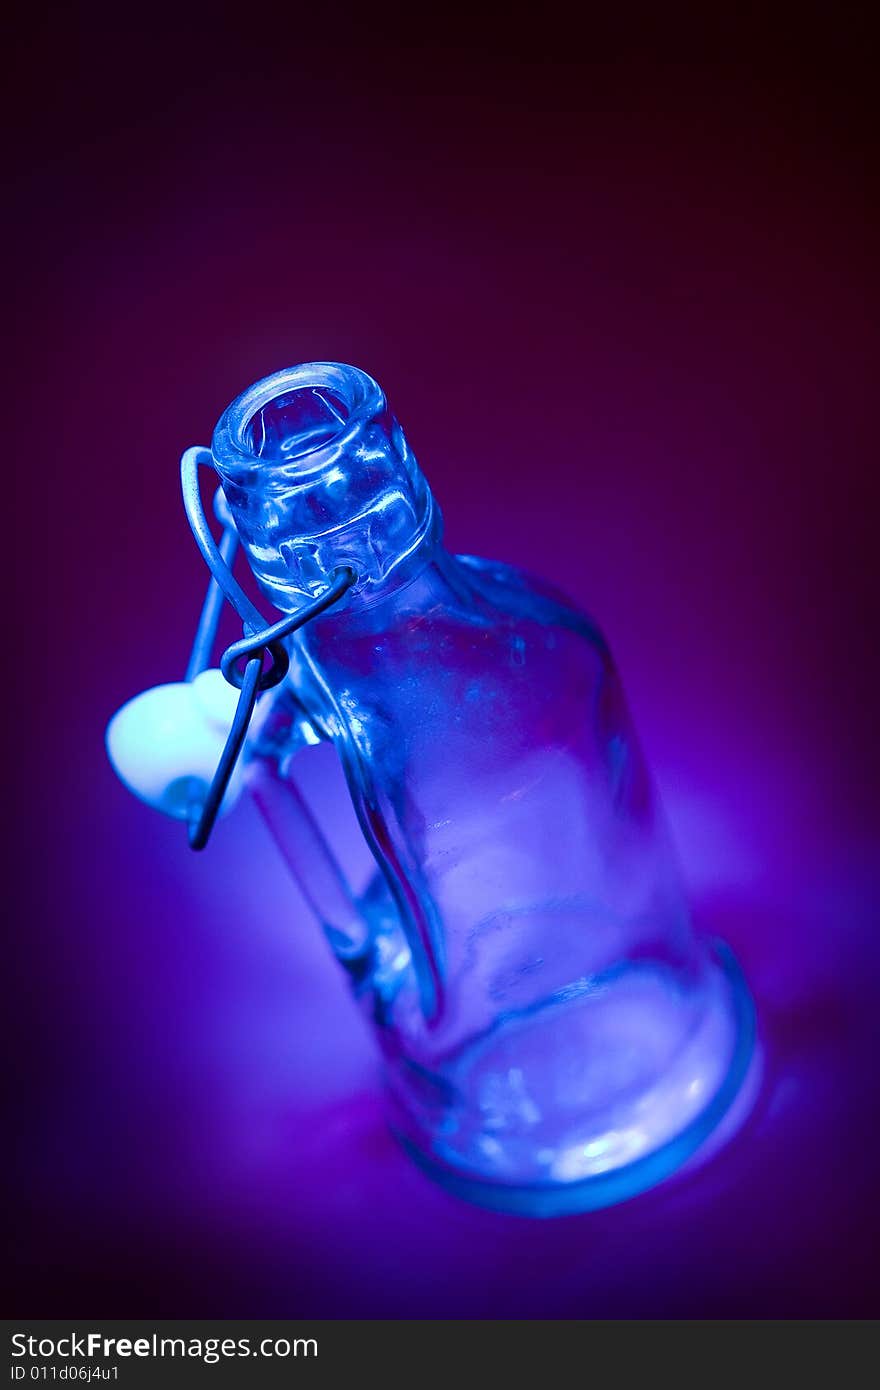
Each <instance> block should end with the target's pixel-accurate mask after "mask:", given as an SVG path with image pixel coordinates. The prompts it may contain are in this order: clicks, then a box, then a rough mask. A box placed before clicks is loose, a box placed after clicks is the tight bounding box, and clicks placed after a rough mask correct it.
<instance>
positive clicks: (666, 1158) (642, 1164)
mask: <svg viewBox="0 0 880 1390" xmlns="http://www.w3.org/2000/svg"><path fill="white" fill-rule="evenodd" d="M711 968H712V971H713V973H714V975H715V977H716V981H715V982H716V984H717V986H718V989H719V997H718V999H717V1000H716V1001H715V1003H714V1004H713V1008H714V1009H715V1011H716V1013H717V1014H720V1015H721V1016H720V1017H718V1018H716V1019H715V1020H714V1022H715V1023H717V1024H718V1025H719V1027H722V1028H723V1029H724V1030H729V1033H730V1037H731V1048H730V1054H729V1061H728V1064H727V1067H726V1070H725V1071H724V1072H723V1074H722V1075H721V1076H720V1078H719V1079H718V1080H717V1084H715V1086H714V1089H713V1090H712V1091H711V1094H710V1095H709V1098H708V1099H707V1100H706V1102H705V1103H704V1104H703V1105H702V1107H701V1108H699V1109H697V1110H696V1113H695V1110H694V1103H693V1096H694V1086H695V1084H697V1083H696V1082H695V1081H694V1080H692V1081H690V1082H689V1083H687V1084H686V1085H685V1086H684V1087H682V1085H681V1077H682V1075H683V1073H682V1071H681V1069H680V1068H679V1069H678V1071H679V1075H678V1076H673V1077H671V1078H670V1086H669V1088H668V1092H667V1093H666V1094H665V1095H663V1096H662V1097H661V1104H662V1105H663V1106H665V1107H666V1109H667V1114H666V1116H665V1123H664V1126H663V1128H664V1130H665V1137H664V1139H663V1141H662V1142H660V1143H656V1144H655V1145H654V1146H653V1147H652V1148H651V1149H650V1151H647V1152H645V1151H643V1152H642V1153H641V1154H640V1156H639V1157H637V1158H633V1157H631V1156H630V1155H631V1153H632V1150H633V1148H634V1147H636V1146H637V1145H638V1144H641V1145H642V1147H643V1150H644V1145H645V1143H646V1137H645V1134H644V1131H643V1130H642V1131H639V1130H636V1131H634V1135H633V1138H634V1139H635V1143H633V1142H629V1143H627V1142H623V1143H621V1142H620V1141H621V1139H624V1140H625V1139H626V1132H625V1131H624V1133H623V1134H622V1133H621V1131H620V1130H619V1129H618V1130H612V1131H610V1132H609V1136H606V1140H607V1138H608V1137H610V1135H613V1138H614V1141H615V1142H614V1143H613V1144H611V1143H607V1142H606V1144H605V1152H604V1154H603V1153H602V1152H601V1144H600V1141H597V1140H596V1139H595V1138H592V1139H590V1140H588V1142H586V1143H583V1142H580V1143H578V1142H574V1143H572V1144H570V1145H568V1146H567V1147H565V1148H564V1149H562V1150H560V1151H556V1152H555V1153H554V1157H553V1163H552V1172H553V1174H554V1175H555V1176H551V1177H550V1178H548V1180H547V1181H541V1182H528V1183H518V1182H516V1181H505V1180H503V1179H494V1178H492V1177H488V1176H486V1175H485V1174H475V1173H473V1172H468V1171H465V1170H464V1169H462V1168H459V1167H456V1166H454V1164H452V1163H450V1162H448V1161H446V1160H445V1158H444V1156H441V1155H439V1154H438V1153H436V1152H426V1151H425V1150H424V1149H421V1148H419V1147H418V1146H417V1145H416V1144H415V1143H414V1142H413V1141H412V1139H411V1138H410V1137H409V1136H407V1135H406V1134H405V1133H404V1132H402V1131H401V1130H400V1129H399V1128H397V1127H396V1126H395V1125H394V1124H393V1123H392V1130H393V1132H394V1133H395V1136H396V1137H397V1139H398V1140H399V1142H400V1143H401V1144H402V1146H403V1147H404V1149H405V1150H406V1152H407V1153H408V1154H409V1155H410V1157H411V1158H412V1159H413V1160H414V1161H415V1162H416V1163H417V1164H418V1166H419V1167H420V1168H421V1169H422V1170H423V1171H424V1172H425V1173H426V1174H427V1175H428V1176H429V1177H431V1178H432V1179H433V1180H434V1181H435V1182H438V1183H439V1184H440V1185H441V1186H442V1187H444V1188H446V1190H447V1191H449V1192H451V1193H453V1194H454V1195H455V1196H457V1197H461V1198H463V1199H464V1200H465V1201H469V1202H473V1203H476V1204H477V1205H479V1206H482V1207H488V1208H491V1209H492V1210H495V1211H503V1212H508V1213H511V1214H514V1215H519V1216H534V1217H553V1216H569V1215H574V1214H576V1213H580V1212H588V1211H597V1210H599V1209H601V1208H603V1207H609V1206H614V1205H616V1204H617V1203H618V1202H624V1201H626V1200H627V1199H628V1198H630V1197H634V1196H637V1195H638V1194H639V1193H641V1192H644V1191H646V1190H647V1189H648V1188H651V1187H655V1186H657V1184H658V1183H661V1182H663V1181H665V1180H666V1179H667V1178H669V1177H671V1176H672V1175H673V1174H674V1173H676V1172H678V1171H679V1170H680V1169H682V1168H684V1167H685V1166H687V1167H688V1168H689V1169H690V1168H692V1167H695V1166H697V1165H698V1164H699V1162H700V1161H701V1159H702V1156H703V1155H704V1154H705V1155H706V1156H708V1155H709V1153H712V1152H714V1151H715V1149H716V1148H718V1147H721V1145H722V1144H723V1143H724V1142H726V1141H727V1139H729V1138H730V1137H731V1136H732V1134H733V1133H734V1132H735V1131H736V1129H737V1128H738V1127H739V1124H741V1123H742V1121H743V1120H744V1118H745V1115H746V1114H747V1113H748V1110H749V1109H751V1104H752V1103H753V1101H754V1099H755V1095H756V1092H757V1086H758V1069H757V1055H756V1049H755V1042H756V1027H755V1010H754V1005H753V1003H752V998H751V995H750V993H749V990H748V986H747V984H746V981H745V978H744V976H743V974H742V972H741V970H740V968H739V965H738V964H737V962H736V959H735V958H734V956H733V954H732V952H731V951H730V950H729V949H728V948H727V947H726V946H724V945H723V944H721V943H719V944H718V945H717V946H716V948H715V951H714V956H713V961H712V967H711ZM700 1084H701V1085H702V1082H700ZM677 1120H681V1124H680V1126H679V1127H676V1121H677ZM647 1142H649V1141H647ZM585 1168H589V1169H591V1170H592V1171H589V1173H588V1174H587V1175H584V1169H585ZM569 1173H570V1174H571V1177H568V1174H569Z"/></svg>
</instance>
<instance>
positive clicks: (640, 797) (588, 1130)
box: [253, 552, 744, 1211]
mask: <svg viewBox="0 0 880 1390" xmlns="http://www.w3.org/2000/svg"><path fill="white" fill-rule="evenodd" d="M288 680H289V686H288V688H287V689H284V690H282V691H281V692H279V693H278V694H277V695H276V696H275V697H274V701H273V706H272V708H271V709H269V710H267V712H266V718H265V722H264V723H263V725H262V729H261V734H260V739H259V747H260V758H261V760H266V761H267V762H268V763H269V764H270V767H269V769H267V773H265V774H264V773H262V772H260V771H259V770H255V772H254V774H253V775H255V776H256V777H257V778H259V777H261V776H263V775H269V776H271V777H273V778H276V779H278V778H280V779H281V780H282V782H283V781H284V779H285V778H288V779H293V778H295V777H296V775H297V760H296V759H295V758H291V757H290V751H291V740H290V737H289V733H287V732H286V731H289V730H290V728H291V727H292V726H293V723H294V722H295V721H293V720H292V708H293V707H296V706H299V707H301V708H305V709H306V710H307V711H308V713H309V718H310V720H311V724H312V727H313V728H317V729H318V730H319V732H320V734H321V736H323V737H326V738H328V739H331V740H333V742H334V743H335V745H336V747H337V749H338V751H339V754H340V758H341V761H342V764H343V766H344V769H345V776H346V780H347V785H348V788H349V792H350V795H351V798H352V801H353V803H354V806H355V808H356V812H357V816H358V820H359V822H360V824H361V827H362V828H363V829H364V831H365V834H366V835H367V838H368V841H369V842H370V844H371V847H372V849H373V853H374V856H375V859H376V872H375V874H374V875H373V876H372V878H371V879H370V880H369V881H368V883H367V885H366V887H365V889H364V890H363V891H362V892H361V893H360V894H359V895H358V897H357V901H356V902H355V908H356V911H357V914H358V918H359V920H354V919H351V920H350V921H349V923H348V924H347V925H346V926H344V927H343V928H342V929H341V930H339V929H337V930H336V932H335V935H334V933H332V932H331V933H330V935H331V941H334V943H335V944H337V946H338V948H339V955H340V959H341V960H342V961H343V963H344V964H345V966H346V968H347V969H348V970H349V972H350V974H351V976H352V980H353V982H354V985H355V989H356V992H357V995H358V997H359V999H360V1001H361V1005H362V1007H363V1008H364V1009H365V1010H366V1012H367V1014H368V1016H369V1018H370V1021H371V1023H372V1025H373V1026H374V1028H375V1031H376V1036H377V1040H378V1043H379V1046H380V1048H381V1051H382V1056H383V1059H384V1066H385V1071H386V1078H387V1086H388V1094H389V1100H390V1111H391V1122H392V1125H393V1127H394V1128H395V1130H396V1131H397V1133H398V1134H399V1135H400V1137H401V1138H402V1139H403V1140H404V1142H405V1143H406V1145H407V1147H408V1148H409V1149H410V1151H411V1152H412V1153H413V1154H414V1155H415V1156H416V1157H418V1158H420V1159H421V1160H422V1161H423V1162H425V1163H426V1164H428V1165H429V1166H431V1167H432V1169H433V1170H434V1172H435V1175H436V1176H439V1177H440V1178H441V1179H443V1180H446V1181H448V1182H449V1183H450V1184H451V1185H453V1186H459V1187H461V1188H462V1190H465V1191H467V1192H469V1193H470V1195H476V1196H477V1197H478V1198H479V1199H481V1200H484V1201H485V1200H494V1201H495V1202H496V1203H497V1204H498V1205H502V1206H507V1205H513V1206H517V1205H520V1206H522V1208H523V1209H525V1210H535V1209H545V1208H546V1209H547V1210H551V1211H555V1210H567V1209H569V1205H570V1204H573V1205H574V1206H575V1207H579V1208H582V1207H583V1206H584V1205H586V1204H589V1203H588V1200H587V1199H588V1197H589V1196H590V1191H589V1190H588V1189H597V1191H596V1192H595V1194H594V1195H595V1200H596V1201H597V1203H599V1202H601V1201H602V1200H603V1198H602V1196H601V1189H603V1188H604V1187H606V1186H607V1183H605V1182H603V1181H601V1179H603V1178H604V1176H605V1175H607V1174H611V1175H613V1177H614V1179H615V1181H617V1180H618V1178H619V1174H620V1172H621V1170H624V1169H625V1170H629V1171H631V1165H639V1164H641V1163H644V1162H645V1161H646V1160H650V1159H651V1158H652V1157H654V1156H656V1155H657V1154H658V1153H661V1152H662V1151H664V1150H665V1149H666V1147H667V1146H668V1145H670V1144H674V1143H675V1142H676V1141H679V1140H680V1138H681V1136H682V1133H683V1132H684V1131H686V1130H688V1129H689V1127H690V1126H691V1125H692V1124H695V1123H696V1124H697V1126H699V1121H700V1117H701V1115H703V1114H704V1113H705V1111H706V1108H707V1105H709V1104H711V1102H712V1101H713V1100H714V1099H716V1098H718V1097H722V1099H723V1095H722V1093H723V1091H724V1088H725V1086H728V1087H730V1086H734V1089H735V1082H734V1081H733V1080H732V1078H735V1077H736V1074H737V1070H738V1068H741V1066H742V1065H743V1061H744V1058H743V1055H742V1047H743V1036H742V1027H741V1020H739V1019H738V1017H737V1008H736V1000H735V998H734V997H733V996H734V985H733V983H732V982H731V980H730V978H729V977H728V975H727V973H726V972H725V971H724V970H722V969H720V968H719V966H718V965H717V963H716V961H715V960H714V958H713V957H712V955H711V953H710V952H709V951H708V949H707V948H706V946H705V945H704V944H703V943H702V942H700V941H699V939H698V938H696V937H695V936H694V933H693V931H692V929H691V925H690V922H689V919H688V914H687V909H686V905H685V903H684V900H683V897H682V894H681V890H680V886H679V882H678V875H677V872H676V867H675V862H674V857H673V855H672V852H671V847H670V844H669V840H668V836H667V833H666V829H665V825H664V822H663V817H662V814H661V811H660V808H659V806H658V803H657V798H656V796H655V793H654V790H653V787H652V784H651V779H650V777H649V775H648V773H647V770H646V768H645V765H644V761H643V759H642V755H641V752H640V749H639V747H638V744H637V741H636V738H635V734H634V732H633V729H632V726H631V722H630V719H629V716H628V713H627V709H626V705H625V701H624V699H623V694H622V691H621V687H620V682H619V679H618V676H617V672H616V670H615V668H614V665H613V662H612V660H611V656H610V653H609V651H608V648H607V646H606V644H605V643H604V641H603V639H602V637H601V636H600V634H599V633H598V632H597V630H596V629H595V628H594V627H593V626H592V625H591V624H590V623H589V622H588V620H586V619H585V618H584V617H582V616H581V615H580V614H578V613H577V612H576V611H575V610H573V609H572V608H571V607H570V606H569V605H567V604H566V603H565V602H564V601H562V600H560V599H559V598H558V597H556V596H554V595H552V594H550V593H549V592H547V591H546V590H545V591H542V590H541V589H540V588H539V587H538V586H536V585H535V584H534V582H533V581H530V580H528V579H527V578H525V577H524V576H523V575H522V574H520V573H519V572H517V571H516V570H513V569H510V568H509V567H506V566H498V565H491V564H488V563H486V562H484V561H477V560H470V559H466V560H465V559H460V558H454V557H452V556H449V555H446V554H444V553H443V552H440V553H439V554H436V553H435V555H434V556H433V558H432V559H431V561H430V562H429V563H428V564H427V565H426V566H425V567H424V569H422V570H421V571H420V573H419V574H418V575H417V576H416V577H414V578H413V579H412V580H411V581H410V582H409V583H408V584H407V585H406V586H404V587H402V588H401V589H398V590H397V591H395V593H394V594H393V595H391V596H390V597H389V598H388V599H387V600H385V601H384V602H379V603H376V604H374V605H372V606H370V607H368V608H365V609H362V610H360V611H357V612H350V613H347V614H341V615H339V616H333V617H328V618H327V619H325V620H321V619H319V620H317V621H316V622H315V623H313V624H312V625H310V627H309V628H308V629H306V630H304V631H303V633H302V634H301V635H299V636H298V638H297V640H296V641H295V643H294V651H293V661H292V670H291V675H290V677H289V678H288ZM303 756H307V754H305V755H303ZM258 799H259V793H258ZM330 833H331V832H330V830H329V828H328V835H329V834H330ZM292 853H293V854H294V855H295V853H296V850H295V848H294V849H293V850H292ZM696 1137H697V1136H696V1133H695V1135H694V1138H695V1140H696ZM670 1157H671V1158H673V1157H674V1160H675V1163H676V1164H677V1162H678V1161H679V1158H678V1156H675V1155H670ZM635 1181H636V1186H639V1185H641V1180H640V1178H639V1176H638V1173H636V1174H635Z"/></svg>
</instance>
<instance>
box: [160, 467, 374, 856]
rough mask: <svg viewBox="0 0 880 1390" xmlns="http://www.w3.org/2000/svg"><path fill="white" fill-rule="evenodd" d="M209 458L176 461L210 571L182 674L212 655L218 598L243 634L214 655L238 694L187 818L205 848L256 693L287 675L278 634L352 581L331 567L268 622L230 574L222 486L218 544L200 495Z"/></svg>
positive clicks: (190, 674) (228, 520) (234, 537)
mask: <svg viewBox="0 0 880 1390" xmlns="http://www.w3.org/2000/svg"><path fill="white" fill-rule="evenodd" d="M212 462H213V460H212V456H211V451H210V449H204V448H199V447H196V448H192V449H187V450H186V452H185V453H184V455H183V457H182V458H181V460H180V481H181V486H182V488H183V505H184V507H185V509H186V516H187V520H188V522H189V524H190V527H191V529H192V533H193V535H194V536H195V539H196V544H197V545H198V547H199V550H200V551H201V554H202V558H203V559H204V561H205V564H206V565H207V566H208V568H209V570H210V571H211V578H210V580H209V581H208V591H207V593H206V595H205V602H204V604H203V606H202V612H201V616H200V618H199V625H198V627H197V629H196V635H195V640H194V642H193V646H192V652H191V654H190V659H189V664H188V666H187V668H186V679H187V680H188V681H190V680H194V679H195V677H196V676H197V675H199V674H200V672H202V671H204V670H206V669H207V668H208V666H209V665H210V663H211V652H212V650H213V647H214V643H215V641H216V638H217V627H218V624H219V621H220V614H221V612H222V610H223V602H224V600H225V601H226V602H227V603H229V604H231V605H232V607H233V608H234V609H235V611H236V613H237V614H238V616H239V617H240V618H241V621H242V628H243V632H244V636H243V637H242V638H241V640H240V641H238V642H233V643H232V645H231V646H230V647H227V648H226V650H225V652H224V653H223V655H222V656H221V658H220V670H221V671H222V672H223V675H224V676H225V677H226V679H227V681H229V683H230V685H234V686H236V687H237V689H238V690H239V691H240V694H239V697H238V705H237V706H236V710H235V715H234V717H233V720H232V726H231V728H230V730H229V734H228V736H227V739H226V744H225V746H224V748H223V752H222V753H221V755H220V761H219V763H218V764H217V771H216V772H215V773H214V776H213V778H212V779H211V785H210V786H209V788H208V792H207V795H206V796H205V799H204V801H202V802H201V803H197V804H195V805H194V806H193V808H192V812H191V814H190V817H189V843H190V848H192V849H204V847H205V845H206V844H207V843H208V838H209V836H210V834H211V831H212V829H213V827H214V821H215V820H216V819H217V812H218V811H219V809H220V805H221V803H222V801H223V797H224V795H225V794H226V788H227V786H228V785H229V779H230V777H231V776H232V773H233V771H234V769H235V764H236V763H237V762H238V758H239V755H240V753H241V750H242V748H243V746H244V741H245V738H246V737H247V731H248V727H249V725H250V722H251V717H252V715H253V712H254V706H255V705H256V702H257V696H258V695H259V693H260V691H261V690H270V689H271V688H272V686H275V685H278V684H279V683H280V682H281V681H282V680H283V679H284V677H285V676H286V674H287V669H288V666H289V662H290V658H289V657H288V654H287V648H286V646H285V645H284V638H286V637H289V636H290V635H291V633H293V632H296V630H297V628H300V627H303V626H304V624H305V623H307V622H309V621H310V620H311V619H312V618H317V617H318V615H319V614H320V613H323V612H324V611H325V609H327V608H330V607H331V606H332V605H333V604H334V603H338V601H339V599H341V598H342V596H343V594H344V593H345V592H346V590H347V589H350V588H351V586H352V584H353V583H354V582H355V580H356V579H357V575H356V574H355V572H354V570H353V569H351V568H350V567H349V566H347V565H345V566H342V567H340V568H339V569H337V570H336V571H335V572H334V575H333V579H332V581H331V582H330V584H329V585H328V587H327V588H326V589H325V590H324V592H323V593H322V594H319V596H318V597H317V598H316V599H314V600H313V601H312V602H311V603H307V604H305V605H304V607H302V608H299V609H297V611H296V612H295V613H289V614H288V615H287V616H286V617H284V618H281V619H279V621H278V622H277V623H267V622H266V619H265V618H264V617H263V615H262V613H261V612H260V610H259V609H258V608H257V607H256V606H255V605H254V604H253V603H251V601H250V599H249V598H248V596H247V594H246V593H245V592H244V590H243V589H242V587H241V585H240V584H239V583H238V582H237V580H236V579H235V577H234V575H233V573H232V566H233V564H234V562H235V554H236V551H237V549H238V532H237V531H236V529H235V523H234V522H233V520H232V517H231V516H230V514H229V509H228V507H227V505H226V499H225V497H224V496H223V492H222V490H221V489H220V488H218V489H217V492H216V494H215V496H214V514H215V516H216V517H217V520H218V521H219V522H220V524H221V526H222V527H223V535H222V537H221V539H220V544H219V545H218V544H217V542H216V541H215V540H214V537H213V535H212V533H211V528H210V526H209V525H208V519H207V517H206V516H205V511H204V508H203V507H202V499H201V495H200V492H199V467H200V465H211V464H212ZM267 656H268V657H269V658H270V660H271V665H270V666H269V667H268V669H267V670H264V669H263V664H264V661H265V659H266V657H267Z"/></svg>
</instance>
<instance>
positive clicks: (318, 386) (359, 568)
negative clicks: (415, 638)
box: [211, 362, 442, 611]
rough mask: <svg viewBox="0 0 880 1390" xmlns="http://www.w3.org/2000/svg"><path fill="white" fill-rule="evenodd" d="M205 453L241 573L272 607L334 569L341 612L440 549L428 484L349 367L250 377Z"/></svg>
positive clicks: (379, 403)
mask: <svg viewBox="0 0 880 1390" xmlns="http://www.w3.org/2000/svg"><path fill="white" fill-rule="evenodd" d="M211 451H212V454H213V457H214V465H215V467H216V469H217V472H218V474H219V476H220V480H221V484H222V487H223V492H224V494H225V496H226V500H227V503H228V504H229V509H230V512H231V514H232V517H233V519H234V521H235V524H236V528H237V530H238V533H239V536H240V537H241V541H242V545H243V547H244V549H245V551H246V553H247V556H248V559H249V561H250V564H251V568H252V569H253V571H254V574H255V575H256V578H257V580H258V581H259V584H260V586H261V588H262V590H263V592H264V593H265V594H266V596H267V597H268V598H269V599H270V601H271V602H272V603H273V604H274V605H275V606H276V607H277V608H280V609H282V610H283V611H292V610H293V609H296V608H298V607H300V606H301V604H302V603H303V601H304V600H307V599H311V598H314V597H315V596H316V595H317V594H318V593H320V592H321V591H322V590H323V589H324V588H326V586H327V585H328V584H329V583H330V582H331V581H332V579H333V577H334V575H335V574H336V572H337V571H338V570H339V569H340V568H342V567H345V566H347V567H349V568H350V569H352V570H353V571H354V572H355V574H356V575H357V579H356V582H355V583H354V584H353V585H352V587H351V589H349V591H348V593H347V595H346V597H345V599H344V600H343V601H342V604H341V605H340V607H342V606H344V607H345V608H346V609H348V610H349V611H351V610H354V609H355V608H359V607H363V606H367V605H372V604H373V603H375V602H378V601H379V600H381V599H383V598H385V597H387V596H388V595H390V594H391V593H392V592H393V591H394V590H396V589H397V588H399V587H400V586H401V585H402V584H406V583H409V582H410V581H411V579H412V578H413V576H414V574H416V573H417V572H418V571H419V570H420V569H421V568H422V567H423V566H424V565H425V564H426V563H427V562H428V561H429V560H430V558H431V555H432V553H434V551H435V550H436V548H437V547H438V545H439V541H440V535H441V530H442V523H441V517H440V513H439V510H438V508H437V506H436V505H435V503H434V499H433V497H432V495H431V490H430V488H429V487H428V484H427V482H426V480H425V478H424V476H423V474H422V472H421V470H420V468H419V466H418V464H417V463H416V460H415V458H414V456H413V454H412V452H411V451H410V449H409V446H408V445H407V442H406V438H405V436H404V434H403V431H402V430H401V428H400V426H399V425H398V423H397V421H396V420H395V419H394V417H393V415H392V414H391V413H390V411H389V409H388V405H387V402H386V400H385V396H384V394H383V392H382V390H381V388H380V387H379V386H378V384H377V383H376V382H375V381H374V380H373V378H372V377H370V376H367V374H366V373H365V372H361V371H358V370H357V368H355V367H348V366H343V365H342V364H340V363H334V362H311V363H306V364H305V365H303V366H299V367H293V368H291V369H289V370H287V371H282V372H277V373H276V374H275V375H273V376H270V377H266V378H265V379H264V380H263V381H259V382H257V383H256V385H254V386H252V387H250V389H249V390H247V391H245V392H244V393H243V394H242V395H241V396H239V397H238V398H237V400H235V401H233V403H232V405H230V406H229V408H228V409H227V410H226V412H225V413H224V414H223V416H222V417H221V419H220V420H219V422H218V424H217V428H216V430H215V431H214V438H213V441H212V444H211Z"/></svg>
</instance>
